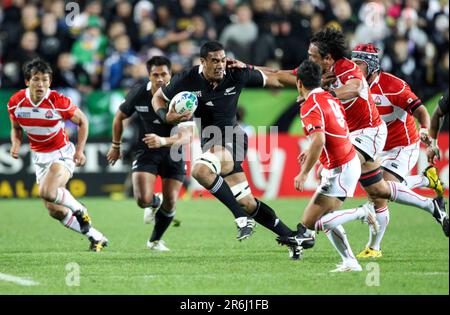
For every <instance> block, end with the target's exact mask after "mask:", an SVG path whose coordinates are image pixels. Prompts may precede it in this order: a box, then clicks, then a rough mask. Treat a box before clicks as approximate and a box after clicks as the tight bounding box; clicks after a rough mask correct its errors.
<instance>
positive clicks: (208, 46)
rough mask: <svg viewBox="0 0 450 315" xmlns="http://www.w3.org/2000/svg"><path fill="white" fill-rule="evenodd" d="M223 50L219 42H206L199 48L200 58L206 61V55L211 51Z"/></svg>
mask: <svg viewBox="0 0 450 315" xmlns="http://www.w3.org/2000/svg"><path fill="white" fill-rule="evenodd" d="M220 50H225V49H224V47H223V45H222V44H221V43H219V42H214V41H212V42H206V43H204V44H203V45H202V47H201V48H200V57H201V58H204V59H206V58H207V57H208V54H209V53H210V52H213V51H220Z"/></svg>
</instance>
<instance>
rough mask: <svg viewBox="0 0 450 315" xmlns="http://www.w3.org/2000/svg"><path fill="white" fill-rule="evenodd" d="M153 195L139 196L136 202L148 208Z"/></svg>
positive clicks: (140, 206)
mask: <svg viewBox="0 0 450 315" xmlns="http://www.w3.org/2000/svg"><path fill="white" fill-rule="evenodd" d="M152 201H153V197H152V196H151V195H150V196H138V197H137V198H136V203H137V205H138V206H139V208H147V207H148V206H149V205H151V204H152Z"/></svg>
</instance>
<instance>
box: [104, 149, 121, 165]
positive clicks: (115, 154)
mask: <svg viewBox="0 0 450 315" xmlns="http://www.w3.org/2000/svg"><path fill="white" fill-rule="evenodd" d="M121 158H122V153H121V152H120V148H113V147H112V146H111V148H109V151H108V153H107V154H106V159H107V160H108V163H109V164H111V165H114V164H116V162H117V160H118V159H121Z"/></svg>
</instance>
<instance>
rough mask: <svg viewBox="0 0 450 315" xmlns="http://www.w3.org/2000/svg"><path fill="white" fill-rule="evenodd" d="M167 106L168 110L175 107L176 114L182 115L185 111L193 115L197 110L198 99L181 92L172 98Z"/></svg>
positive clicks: (191, 94)
mask: <svg viewBox="0 0 450 315" xmlns="http://www.w3.org/2000/svg"><path fill="white" fill-rule="evenodd" d="M169 106H170V108H171V107H172V106H175V111H176V112H177V113H178V114H184V113H186V112H187V111H189V112H191V113H193V112H195V110H196V109H197V106H198V99H197V96H196V95H195V94H194V93H192V92H188V91H183V92H180V93H178V94H177V95H175V96H174V97H173V98H172V100H171V101H170V104H169Z"/></svg>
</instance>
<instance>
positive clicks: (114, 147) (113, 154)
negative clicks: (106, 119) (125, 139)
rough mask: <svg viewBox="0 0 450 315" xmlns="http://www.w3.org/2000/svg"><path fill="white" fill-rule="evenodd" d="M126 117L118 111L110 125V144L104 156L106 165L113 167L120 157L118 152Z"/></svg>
mask: <svg viewBox="0 0 450 315" xmlns="http://www.w3.org/2000/svg"><path fill="white" fill-rule="evenodd" d="M127 118H128V117H127V115H126V114H125V113H123V112H122V111H121V110H120V109H119V110H118V111H117V112H116V114H115V115H114V120H113V125H112V143H111V147H110V148H109V151H108V153H107V154H106V159H107V160H108V163H109V164H111V165H114V164H115V163H116V162H117V160H118V159H120V158H121V157H122V154H121V151H120V144H121V142H122V134H123V121H124V120H125V119H127Z"/></svg>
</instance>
